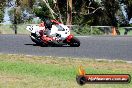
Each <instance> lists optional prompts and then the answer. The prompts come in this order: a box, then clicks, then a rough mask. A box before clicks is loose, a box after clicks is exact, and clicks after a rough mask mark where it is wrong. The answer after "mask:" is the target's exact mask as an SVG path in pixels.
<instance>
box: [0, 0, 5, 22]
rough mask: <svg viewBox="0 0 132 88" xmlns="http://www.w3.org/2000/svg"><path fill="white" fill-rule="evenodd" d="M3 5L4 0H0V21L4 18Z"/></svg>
mask: <svg viewBox="0 0 132 88" xmlns="http://www.w3.org/2000/svg"><path fill="white" fill-rule="evenodd" d="M5 5H6V0H0V23H1V22H2V21H3V18H4V7H5Z"/></svg>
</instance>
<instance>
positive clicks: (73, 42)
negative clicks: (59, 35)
mask: <svg viewBox="0 0 132 88" xmlns="http://www.w3.org/2000/svg"><path fill="white" fill-rule="evenodd" d="M69 45H70V46H72V47H79V46H80V41H79V39H78V38H76V37H73V38H72V39H71V41H70V43H69Z"/></svg>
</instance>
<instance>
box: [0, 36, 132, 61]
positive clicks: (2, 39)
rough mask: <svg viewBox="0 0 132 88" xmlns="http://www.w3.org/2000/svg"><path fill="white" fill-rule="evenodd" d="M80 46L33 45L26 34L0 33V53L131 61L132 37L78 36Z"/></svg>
mask: <svg viewBox="0 0 132 88" xmlns="http://www.w3.org/2000/svg"><path fill="white" fill-rule="evenodd" d="M79 39H80V41H81V46H80V47H66V46H65V47H40V46H35V45H34V43H33V42H32V41H31V40H30V37H29V36H28V35H0V53H10V54H28V55H40V56H60V57H65V56H66V57H67V56H68V57H84V58H85V57H88V58H95V59H111V60H113V59H122V60H128V61H132V37H128V36H125V37H121V36H120V37H112V36H103V37H102V36H94V37H93V36H88V37H79Z"/></svg>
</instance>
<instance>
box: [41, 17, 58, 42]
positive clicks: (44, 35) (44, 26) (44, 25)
mask: <svg viewBox="0 0 132 88" xmlns="http://www.w3.org/2000/svg"><path fill="white" fill-rule="evenodd" d="M52 24H59V22H58V21H56V20H50V19H49V18H48V17H47V18H45V20H44V21H42V22H41V23H40V24H39V27H40V28H41V30H40V31H39V34H40V37H41V39H42V40H43V41H45V43H48V42H50V41H52V37H50V36H49V35H48V31H49V30H51V28H52Z"/></svg>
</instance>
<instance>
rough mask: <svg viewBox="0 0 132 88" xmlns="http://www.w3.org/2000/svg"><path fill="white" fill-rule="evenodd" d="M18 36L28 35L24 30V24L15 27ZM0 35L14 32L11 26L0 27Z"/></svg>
mask: <svg viewBox="0 0 132 88" xmlns="http://www.w3.org/2000/svg"><path fill="white" fill-rule="evenodd" d="M17 28H18V29H17V31H18V34H29V32H28V31H27V30H26V24H19V25H18V26H17ZM0 34H14V30H13V29H12V28H11V25H9V24H7V25H0Z"/></svg>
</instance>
